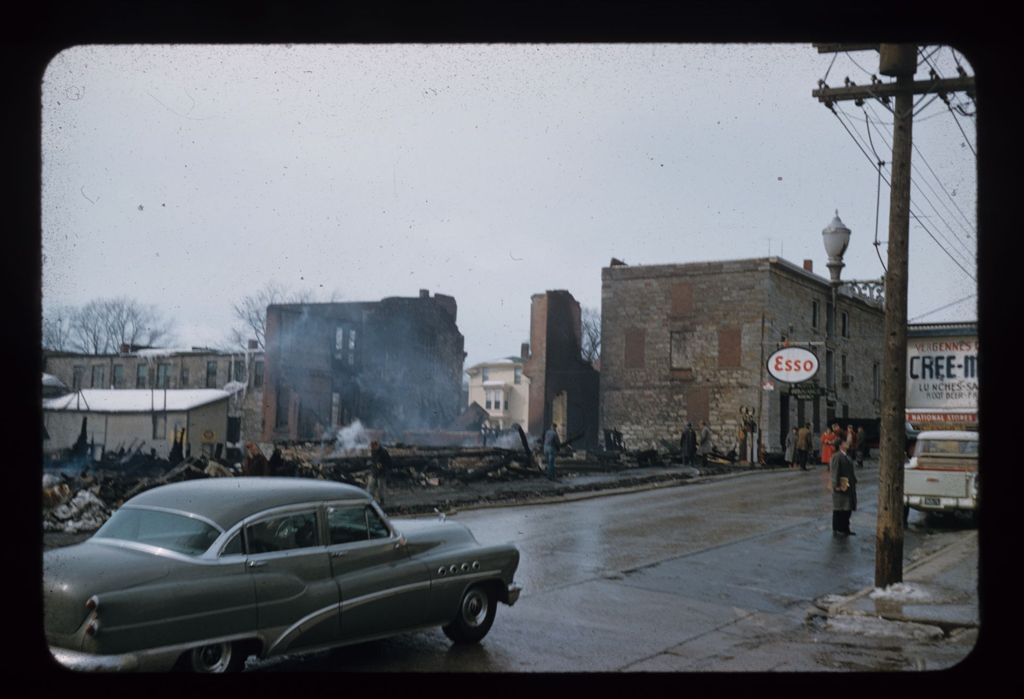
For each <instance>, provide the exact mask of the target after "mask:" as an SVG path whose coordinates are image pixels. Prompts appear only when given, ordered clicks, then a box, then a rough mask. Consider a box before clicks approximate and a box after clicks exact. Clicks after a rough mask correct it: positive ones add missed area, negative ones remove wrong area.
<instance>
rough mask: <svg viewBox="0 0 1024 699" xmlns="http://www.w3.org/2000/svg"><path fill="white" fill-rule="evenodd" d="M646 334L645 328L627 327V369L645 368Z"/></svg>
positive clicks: (625, 358)
mask: <svg viewBox="0 0 1024 699" xmlns="http://www.w3.org/2000/svg"><path fill="white" fill-rule="evenodd" d="M645 345H646V334H645V333H644V329H643V328H627V329H626V352H625V357H624V360H625V364H626V368H627V369H643V368H644V363H645V357H644V355H645V354H646V353H645V352H644V349H645Z"/></svg>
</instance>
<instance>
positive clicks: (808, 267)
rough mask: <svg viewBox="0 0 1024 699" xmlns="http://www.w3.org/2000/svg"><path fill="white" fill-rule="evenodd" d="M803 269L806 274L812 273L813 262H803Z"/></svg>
mask: <svg viewBox="0 0 1024 699" xmlns="http://www.w3.org/2000/svg"><path fill="white" fill-rule="evenodd" d="M804 269H806V270H807V271H808V272H812V273H813V272H814V260H804Z"/></svg>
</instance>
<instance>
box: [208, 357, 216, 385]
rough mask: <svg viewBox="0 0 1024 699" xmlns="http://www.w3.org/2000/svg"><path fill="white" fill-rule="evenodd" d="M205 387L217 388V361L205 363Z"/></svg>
mask: <svg viewBox="0 0 1024 699" xmlns="http://www.w3.org/2000/svg"><path fill="white" fill-rule="evenodd" d="M206 387H207V388H217V362H216V361H212V362H207V363H206Z"/></svg>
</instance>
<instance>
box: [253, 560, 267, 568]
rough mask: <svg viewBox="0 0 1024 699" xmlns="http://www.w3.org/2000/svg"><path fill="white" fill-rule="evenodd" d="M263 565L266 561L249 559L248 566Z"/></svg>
mask: <svg viewBox="0 0 1024 699" xmlns="http://www.w3.org/2000/svg"><path fill="white" fill-rule="evenodd" d="M265 565H267V562H266V561H249V567H250V568H262V567H263V566H265Z"/></svg>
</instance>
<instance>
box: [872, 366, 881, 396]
mask: <svg viewBox="0 0 1024 699" xmlns="http://www.w3.org/2000/svg"><path fill="white" fill-rule="evenodd" d="M871 385H872V387H873V390H874V396H875V397H874V399H875V400H882V372H881V368H880V367H879V366H878V362H875V363H874V364H872V365H871Z"/></svg>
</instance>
